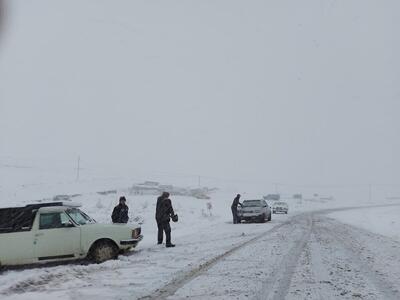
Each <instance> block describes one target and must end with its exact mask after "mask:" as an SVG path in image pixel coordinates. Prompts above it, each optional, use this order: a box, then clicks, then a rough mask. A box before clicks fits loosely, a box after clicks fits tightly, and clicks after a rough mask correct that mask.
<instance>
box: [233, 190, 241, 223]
mask: <svg viewBox="0 0 400 300" xmlns="http://www.w3.org/2000/svg"><path fill="white" fill-rule="evenodd" d="M239 199H240V194H237V195H236V197H235V199H233V202H232V205H231V210H232V216H233V224H237V223H238V216H237V207H238V205H240V206H242V203H240V202H239Z"/></svg>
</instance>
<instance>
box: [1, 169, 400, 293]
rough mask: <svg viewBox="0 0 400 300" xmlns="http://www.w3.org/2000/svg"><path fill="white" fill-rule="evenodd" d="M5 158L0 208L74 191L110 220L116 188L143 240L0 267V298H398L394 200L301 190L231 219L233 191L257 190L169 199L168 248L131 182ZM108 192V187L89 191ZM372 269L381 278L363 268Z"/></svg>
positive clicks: (151, 198) (151, 201) (148, 204)
mask: <svg viewBox="0 0 400 300" xmlns="http://www.w3.org/2000/svg"><path fill="white" fill-rule="evenodd" d="M4 164H5V165H6V167H3V168H0V175H1V178H2V180H1V183H0V205H1V206H9V205H12V206H15V205H25V204H26V203H29V202H31V201H32V200H43V199H47V200H46V201H49V200H51V199H52V198H53V197H54V196H55V195H60V194H68V195H72V194H74V195H76V196H75V197H73V200H74V201H75V202H80V203H82V209H83V210H84V211H85V212H87V213H88V214H89V215H90V216H92V217H94V218H95V219H96V220H97V221H98V222H105V223H109V222H110V214H111V211H112V208H113V206H114V205H116V204H117V202H118V198H119V196H121V195H125V196H126V197H127V204H128V206H129V207H130V222H139V223H141V226H142V231H143V235H144V239H143V241H142V242H141V243H140V244H139V246H138V247H137V249H136V250H134V251H132V252H131V253H130V254H128V255H122V256H119V258H118V259H117V260H113V261H107V262H105V263H103V264H99V265H96V264H90V265H84V264H80V263H71V264H66V265H58V266H45V267H40V268H37V267H35V268H30V269H18V270H8V271H5V272H3V273H1V274H0V298H1V299H2V300H3V299H4V300H24V299H41V300H43V299H44V300H47V299H56V298H57V299H59V300H64V299H65V300H67V299H71V300H72V299H74V300H75V299H87V300H90V299H141V298H143V299H166V298H168V299H187V298H191V299H248V298H250V299H251V298H255V299H285V298H286V299H331V298H343V299H353V298H361V299H398V298H396V297H397V296H398V292H397V291H398V290H400V287H399V282H400V274H399V272H400V271H398V270H400V260H399V254H398V253H399V251H398V250H399V249H400V245H399V235H398V232H400V230H399V229H400V228H399V222H398V215H399V212H400V208H399V207H398V206H391V207H380V208H378V207H374V208H369V209H366V208H362V209H349V210H343V207H347V208H349V207H355V206H365V205H376V204H377V203H376V202H373V201H369V200H366V201H360V200H359V199H357V200H356V199H351V198H350V199H349V198H343V199H342V198H340V197H339V198H335V200H321V199H316V198H312V197H308V198H307V197H305V199H303V200H302V201H299V200H290V201H289V206H290V211H289V214H288V215H273V218H272V222H268V223H265V224H240V225H233V224H232V220H231V211H230V205H231V202H232V199H233V197H234V196H235V194H236V192H241V193H243V194H244V197H243V198H256V197H257V198H259V197H261V196H262V195H263V193H262V192H260V191H261V190H262V188H260V189H252V187H249V186H240V187H238V188H236V189H235V188H233V187H232V186H229V187H221V188H220V190H219V191H218V192H215V193H213V194H211V199H209V200H201V199H196V198H192V197H183V196H173V197H172V202H173V206H174V208H175V210H176V212H177V213H178V214H179V222H178V223H171V225H172V239H173V242H174V243H176V245H177V247H176V248H173V249H171V248H165V247H164V246H162V245H161V246H160V245H156V230H157V228H156V224H155V220H154V213H155V203H156V196H155V195H147V196H146V195H134V194H130V189H129V187H130V186H131V184H132V183H133V181H134V180H136V179H134V178H132V177H129V176H114V177H112V176H109V177H106V176H104V175H103V176H95V175H96V174H93V175H92V176H89V175H88V174H86V176H85V177H84V178H81V179H80V180H79V181H76V180H74V179H73V176H72V177H71V175H72V174H73V172H71V173H67V172H64V171H65V169H64V168H60V169H59V171H57V168H54V169H52V172H49V171H48V170H47V169H40V168H37V167H34V168H25V167H26V166H25V165H24V164H21V163H19V164H18V163H12V162H7V163H3V165H4ZM141 179H142V180H145V179H147V178H141ZM152 179H153V178H152ZM164 179H165V178H164ZM175 180H176V179H175ZM175 180H173V179H172V178H170V180H169V181H168V182H166V183H174V184H175V182H176V181H175ZM176 184H177V185H179V184H183V183H182V182H177V183H176ZM107 190H116V192H115V193H110V194H105V195H104V194H99V193H98V192H101V191H107ZM267 192H268V191H265V193H267ZM207 203H211V204H212V209H211V210H208V209H207ZM379 204H400V203H398V201H397V200H390V201H389V200H385V201H383V200H381V201H380V202H379ZM329 209H330V210H329ZM335 209H339V210H337V211H333V210H335ZM340 209H341V210H340ZM328 212H329V214H328V216H326V213H328ZM332 218H334V219H336V220H338V221H335V220H334V219H332ZM339 221H340V222H339ZM342 222H343V223H346V224H343V223H342ZM347 224H349V225H347ZM350 225H354V226H356V227H353V226H350ZM357 227H359V229H358V228H357ZM382 235H386V236H387V237H383V236H382ZM356 253H358V254H360V256H358V257H357V255H356ZM378 255H380V257H379V259H378V258H376V259H375V257H377V256H378ZM355 258H357V259H355ZM375 272H376V274H382V275H379V276H378V275H373V276H372V275H367V274H370V273H373V274H375Z"/></svg>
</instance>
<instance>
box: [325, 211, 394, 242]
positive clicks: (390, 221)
mask: <svg viewBox="0 0 400 300" xmlns="http://www.w3.org/2000/svg"><path fill="white" fill-rule="evenodd" d="M329 216H330V217H332V218H335V219H336V220H338V221H340V222H343V223H346V224H349V225H353V226H357V227H360V228H363V229H365V230H368V231H371V232H374V233H376V234H381V235H385V236H388V237H390V238H392V239H395V240H397V241H399V242H400V218H399V216H400V207H399V206H388V207H375V208H365V209H359V210H354V211H341V212H335V213H333V214H330V215H329Z"/></svg>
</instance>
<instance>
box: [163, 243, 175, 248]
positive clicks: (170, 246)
mask: <svg viewBox="0 0 400 300" xmlns="http://www.w3.org/2000/svg"><path fill="white" fill-rule="evenodd" d="M165 247H167V248H172V247H175V244H172V243H170V244H166V245H165Z"/></svg>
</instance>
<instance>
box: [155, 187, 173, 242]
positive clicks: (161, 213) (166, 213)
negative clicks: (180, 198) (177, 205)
mask: <svg viewBox="0 0 400 300" xmlns="http://www.w3.org/2000/svg"><path fill="white" fill-rule="evenodd" d="M175 216H176V215H175V213H174V209H173V208H172V202H171V199H169V193H167V192H163V193H162V195H161V196H160V197H158V198H157V206H156V221H157V227H158V235H157V243H158V244H162V242H163V237H164V232H165V238H166V244H165V246H166V247H168V248H169V247H175V245H174V244H172V243H171V226H170V225H169V222H170V218H171V217H175Z"/></svg>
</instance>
